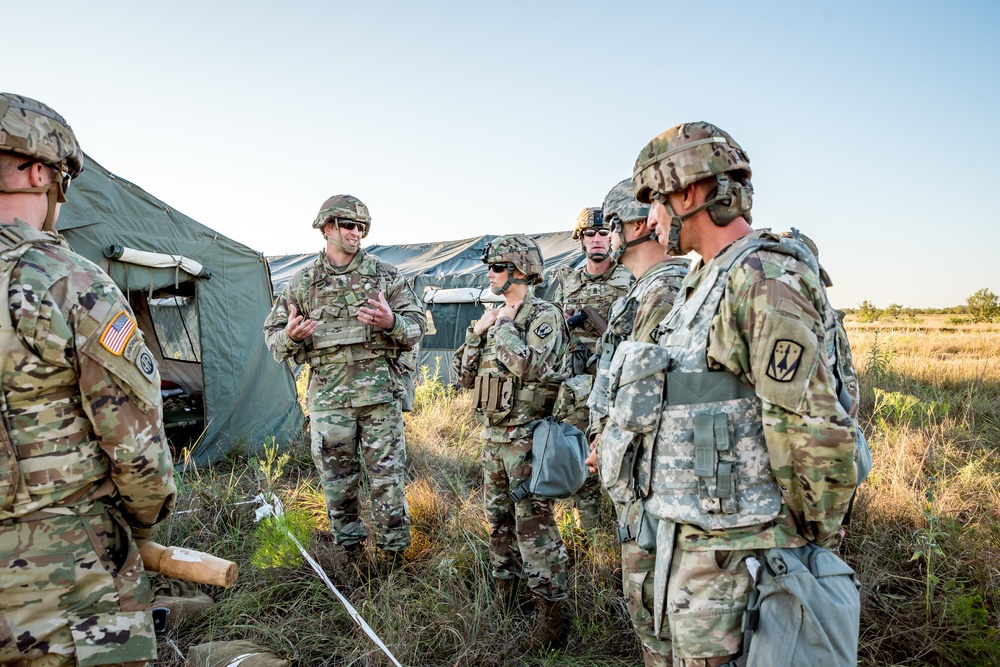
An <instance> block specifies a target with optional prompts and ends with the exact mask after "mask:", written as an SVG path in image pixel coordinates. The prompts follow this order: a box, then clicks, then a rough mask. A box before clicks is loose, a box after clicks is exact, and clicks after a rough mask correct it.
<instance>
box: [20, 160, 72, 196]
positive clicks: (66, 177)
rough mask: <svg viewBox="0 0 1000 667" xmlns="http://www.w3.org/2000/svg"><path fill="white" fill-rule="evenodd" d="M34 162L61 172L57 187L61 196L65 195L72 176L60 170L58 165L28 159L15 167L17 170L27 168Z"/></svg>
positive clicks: (58, 172)
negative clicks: (60, 191)
mask: <svg viewBox="0 0 1000 667" xmlns="http://www.w3.org/2000/svg"><path fill="white" fill-rule="evenodd" d="M36 162H38V164H43V165H45V166H46V167H48V168H49V169H51V170H52V171H54V172H56V173H57V174H61V175H62V181H61V182H60V183H59V189H60V190H62V195H63V197H65V196H66V193H67V192H69V184H70V181H72V180H73V176H72V175H71V174H69V173H68V172H65V171H61V170H60V169H59V167H58V166H56V165H54V164H47V163H45V162H39V161H38V160H28V161H27V162H25V163H24V164H22V165H20V166H19V167H18V168H17V170H18V171H24V170H25V169H27V168H28V167H30V166H31V165H33V164H35V163H36Z"/></svg>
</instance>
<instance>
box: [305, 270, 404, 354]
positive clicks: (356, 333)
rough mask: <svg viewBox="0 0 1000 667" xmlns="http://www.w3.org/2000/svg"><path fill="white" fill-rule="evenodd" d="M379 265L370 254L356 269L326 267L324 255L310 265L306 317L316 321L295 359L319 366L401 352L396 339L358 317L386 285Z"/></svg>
mask: <svg viewBox="0 0 1000 667" xmlns="http://www.w3.org/2000/svg"><path fill="white" fill-rule="evenodd" d="M376 267H377V260H376V259H375V258H374V257H371V256H367V257H364V258H363V259H362V260H361V263H360V266H359V267H358V268H357V270H355V271H346V272H344V273H333V272H331V271H327V270H326V268H325V266H324V260H323V259H322V258H320V259H319V260H317V262H316V263H315V264H314V265H313V266H312V267H311V268H310V272H309V292H308V295H307V297H306V302H305V304H303V305H304V307H305V308H306V309H307V312H308V315H307V317H308V318H309V319H310V320H313V321H314V322H316V323H317V325H316V330H315V331H314V332H313V334H312V336H311V337H310V338H309V339H308V340H307V341H306V342H305V344H304V345H303V346H302V348H301V349H299V350H298V351H297V352H296V353H295V355H294V358H295V361H296V363H299V364H302V363H308V364H310V365H314V366H318V365H322V364H327V363H332V362H334V361H344V360H346V361H347V362H348V363H352V362H353V361H357V360H363V359H373V358H375V357H386V358H390V359H391V358H395V357H396V356H398V354H399V345H398V344H397V343H396V342H395V341H394V340H392V339H391V338H389V337H388V336H386V335H384V334H383V333H382V332H381V331H374V330H373V329H372V327H371V326H370V325H368V324H362V323H361V322H359V321H358V311H359V310H360V309H361V307H362V306H368V305H369V304H368V299H375V300H376V301H377V300H378V295H379V292H380V291H382V290H385V289H386V287H387V286H386V282H385V279H384V278H382V277H379V276H378V274H377V271H376Z"/></svg>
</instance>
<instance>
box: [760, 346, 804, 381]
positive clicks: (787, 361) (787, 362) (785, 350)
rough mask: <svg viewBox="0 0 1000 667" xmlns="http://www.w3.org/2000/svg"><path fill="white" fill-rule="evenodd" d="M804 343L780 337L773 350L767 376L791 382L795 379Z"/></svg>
mask: <svg viewBox="0 0 1000 667" xmlns="http://www.w3.org/2000/svg"><path fill="white" fill-rule="evenodd" d="M802 349H803V347H802V345H800V344H798V343H796V342H795V341H794V340H787V339H784V338H782V339H778V340H776V341H775V342H774V348H773V349H772V350H771V359H770V361H768V363H767V376H768V377H769V378H771V379H772V380H775V381H776V382H791V381H792V380H794V379H795V371H797V370H798V369H799V360H800V359H801V358H802Z"/></svg>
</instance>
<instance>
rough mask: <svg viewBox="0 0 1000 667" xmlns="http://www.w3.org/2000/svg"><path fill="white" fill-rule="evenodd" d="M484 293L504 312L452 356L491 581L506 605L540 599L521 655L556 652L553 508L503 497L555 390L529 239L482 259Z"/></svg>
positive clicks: (553, 342)
mask: <svg viewBox="0 0 1000 667" xmlns="http://www.w3.org/2000/svg"><path fill="white" fill-rule="evenodd" d="M483 262H485V263H486V264H488V265H489V269H488V273H487V276H488V278H489V283H490V290H491V291H492V292H493V293H494V294H500V295H503V298H504V304H503V306H502V307H497V308H492V309H490V310H487V311H486V312H485V313H484V314H483V316H482V317H481V318H479V319H478V320H476V321H474V322H473V323H472V325H471V326H470V327H469V331H468V334H467V336H466V339H465V344H464V345H462V347H460V348H459V349H458V351H457V352H456V353H455V363H456V377H457V379H458V383H459V384H460V385H461V386H462V387H465V388H468V389H472V407H473V409H474V410H475V414H476V418H477V419H478V420H479V422H480V423H481V424H482V425H483V434H482V435H483V469H484V474H485V483H484V486H485V494H486V514H487V520H488V521H489V524H490V571H491V574H492V575H493V577H494V578H495V579H496V580H497V589H498V590H497V597H498V598H500V599H501V600H503V602H504V603H505V604H507V605H512V604H513V602H514V600H515V599H516V597H517V592H518V591H517V589H518V588H519V587H520V581H521V580H525V581H526V582H527V586H528V588H529V589H530V590H531V592H532V593H534V594H535V595H536V596H538V598H539V604H538V609H537V612H538V613H537V615H536V617H535V620H534V623H533V626H532V628H531V634H530V636H529V637H528V639H527V641H526V643H525V645H524V647H523V648H524V649H526V650H529V651H532V650H537V649H540V648H543V647H545V646H549V645H552V644H558V643H560V642H561V641H562V640H563V639H564V638H565V634H566V626H565V624H564V623H563V618H562V608H563V600H565V599H566V598H567V597H568V596H569V587H568V583H567V579H566V561H567V554H566V548H565V546H563V542H562V538H561V536H560V534H559V527H558V526H557V525H556V521H555V517H554V515H553V501H552V500H551V499H547V498H541V497H538V496H534V495H530V494H529V495H528V496H526V497H524V498H522V499H521V500H518V501H516V502H515V501H514V500H513V499H512V498H511V497H510V495H509V492H510V491H511V490H513V489H516V488H518V487H519V486H520V485H521V483H522V482H525V481H527V480H528V479H529V478H530V476H531V444H532V427H533V424H532V422H533V421H534V420H535V419H538V418H540V417H544V416H545V415H548V414H549V413H550V411H551V409H552V406H553V404H554V402H555V398H556V390H557V389H558V387H559V380H560V370H561V365H562V359H563V355H564V353H565V346H566V339H565V334H564V324H563V318H562V315H561V314H560V312H559V309H558V308H556V307H555V306H553V305H552V304H551V303H549V302H547V301H543V300H541V299H539V298H538V297H536V296H535V295H534V292H533V290H532V287H531V286H532V285H535V284H538V283H539V282H541V280H542V271H543V270H544V266H543V263H542V252H541V250H540V249H539V247H538V244H537V243H535V241H534V240H532V239H531V237H529V236H526V235H524V234H511V235H507V236H500V237H497V238H496V239H494V240H493V241H492V242H491V243H490V244H489V245H488V246H487V247H486V249H485V252H484V253H483Z"/></svg>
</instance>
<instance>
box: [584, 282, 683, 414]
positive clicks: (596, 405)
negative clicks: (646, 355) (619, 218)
mask: <svg viewBox="0 0 1000 667" xmlns="http://www.w3.org/2000/svg"><path fill="white" fill-rule="evenodd" d="M687 272H688V267H687V266H684V265H681V264H674V263H670V264H666V265H664V266H661V267H659V268H657V269H654V270H653V272H652V273H650V274H649V275H646V276H643V278H642V279H641V280H639V281H638V282H635V283H633V284H632V288H631V289H630V290H629V292H628V294H626V295H625V296H623V297H621V298H620V299H618V300H616V301H615V302H614V303H613V304H612V305H611V309H610V312H609V313H608V330H607V331H606V332H605V333H604V335H603V336H602V337H601V341H600V346H599V350H600V358H599V359H598V362H597V376H596V378H595V379H594V389H593V392H592V393H591V394H590V401H589V407H590V409H591V410H592V411H596V412H597V413H598V414H600V415H602V416H607V414H608V409H609V407H610V395H609V391H608V389H609V375H608V372H609V370H610V368H611V359H612V358H613V357H614V354H615V351H616V350H617V349H618V346H619V345H620V344H621V343H622V341H624V340H626V339H627V338H628V337H629V336H631V335H632V330H633V328H634V326H635V316H636V313H637V312H638V310H639V304H640V303H641V302H642V300H643V299H644V298H645V297H646V294H647V293H648V292H649V290H650V288H651V287H652V286H653V285H654V284H656V283H657V282H658V281H659V279H661V278H684V276H686V275H687Z"/></svg>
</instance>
